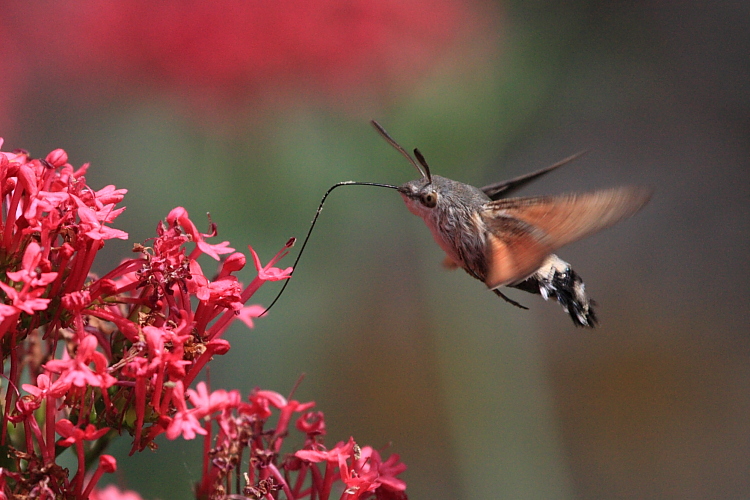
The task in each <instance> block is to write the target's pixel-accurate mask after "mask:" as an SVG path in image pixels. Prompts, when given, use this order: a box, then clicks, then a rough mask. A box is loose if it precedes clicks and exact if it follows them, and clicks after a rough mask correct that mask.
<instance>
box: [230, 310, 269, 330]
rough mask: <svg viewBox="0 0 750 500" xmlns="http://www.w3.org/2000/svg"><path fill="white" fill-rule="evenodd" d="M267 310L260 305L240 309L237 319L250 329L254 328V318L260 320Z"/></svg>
mask: <svg viewBox="0 0 750 500" xmlns="http://www.w3.org/2000/svg"><path fill="white" fill-rule="evenodd" d="M265 310H266V308H265V307H263V306H259V305H252V306H245V307H243V308H242V309H240V311H239V314H238V315H237V319H239V320H240V321H242V322H243V323H245V324H246V325H247V327H248V328H254V327H255V323H254V322H253V318H259V317H260V316H261V315H262V314H263V313H264V312H265Z"/></svg>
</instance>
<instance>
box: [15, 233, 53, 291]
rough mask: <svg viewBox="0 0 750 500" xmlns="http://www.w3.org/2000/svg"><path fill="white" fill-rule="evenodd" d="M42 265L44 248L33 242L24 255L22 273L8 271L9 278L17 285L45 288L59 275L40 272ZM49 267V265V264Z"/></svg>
mask: <svg viewBox="0 0 750 500" xmlns="http://www.w3.org/2000/svg"><path fill="white" fill-rule="evenodd" d="M40 264H42V248H41V247H40V246H39V244H38V243H36V242H34V241H32V242H30V243H29V244H28V246H26V251H25V252H24V254H23V260H22V261H21V270H20V271H15V272H13V271H8V272H7V273H6V274H7V276H8V278H10V279H12V280H13V281H15V282H17V283H24V284H25V285H27V286H29V287H33V288H36V287H45V286H47V285H49V284H50V283H52V282H53V281H54V280H55V278H57V273H54V272H53V273H44V272H41V271H40V267H39V266H40ZM47 265H49V263H47Z"/></svg>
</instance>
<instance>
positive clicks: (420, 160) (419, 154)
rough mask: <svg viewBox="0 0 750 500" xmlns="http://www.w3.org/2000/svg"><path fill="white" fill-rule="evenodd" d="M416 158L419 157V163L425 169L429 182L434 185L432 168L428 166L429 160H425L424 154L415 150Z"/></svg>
mask: <svg viewBox="0 0 750 500" xmlns="http://www.w3.org/2000/svg"><path fill="white" fill-rule="evenodd" d="M414 156H416V157H417V161H418V162H419V163H420V164H421V165H422V166H423V167H424V171H425V173H426V174H427V180H428V181H429V182H430V184H432V175H430V166H429V165H427V160H425V159H424V155H423V154H422V152H421V151H420V150H419V149H417V148H414Z"/></svg>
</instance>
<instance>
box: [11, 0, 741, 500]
mask: <svg viewBox="0 0 750 500" xmlns="http://www.w3.org/2000/svg"><path fill="white" fill-rule="evenodd" d="M749 32H750V4H748V3H744V2H722V1H719V2H712V3H710V4H703V3H699V2H609V1H576V2H551V1H539V2H517V1H516V2H481V1H476V2H469V1H459V0H438V1H432V2H427V1H424V0H401V1H383V2H374V3H366V2H364V1H353V0H352V1H350V2H347V1H343V0H342V1H328V2H313V1H303V0H283V1H282V0H280V1H278V2H260V1H254V2H233V1H228V0H221V1H216V2H210V3H209V2H176V1H173V2H163V3H155V4H153V5H152V3H151V2H145V1H136V0H128V1H124V2H117V3H114V2H113V3H109V2H103V1H94V0H86V1H80V2H71V3H63V2H51V1H49V2H46V1H43V2H36V3H31V2H29V3H27V2H13V1H4V2H1V3H0V63H2V67H3V76H2V77H0V136H2V137H4V138H5V141H6V142H5V146H4V149H5V150H9V149H12V148H25V149H27V150H29V151H31V153H32V154H33V155H36V156H43V155H45V154H46V153H47V152H48V151H50V150H52V149H54V148H57V147H62V148H64V149H66V150H67V152H68V153H69V155H70V158H71V163H73V164H74V165H80V164H82V163H84V162H91V163H92V168H91V170H90V174H89V176H88V182H89V184H90V185H91V186H92V187H95V188H99V187H102V186H104V185H106V184H115V185H116V186H117V187H119V188H127V189H128V190H129V193H128V195H127V197H126V199H125V203H124V204H125V205H126V206H127V211H126V212H125V213H124V214H123V215H122V216H121V217H120V218H119V219H118V221H117V223H116V224H115V226H116V227H118V228H120V229H124V230H126V231H128V232H129V233H130V235H131V240H130V241H128V242H119V241H114V242H108V246H107V247H106V248H105V252H104V253H103V254H101V255H102V259H101V260H100V261H99V262H98V263H97V266H96V268H97V270H99V271H104V270H106V269H108V268H110V267H111V266H112V265H113V264H114V263H116V262H118V261H119V260H120V259H121V258H123V257H124V256H126V255H129V250H130V248H131V247H132V244H133V242H139V241H143V240H145V239H147V238H149V237H151V236H152V235H153V234H154V230H155V228H156V224H157V221H158V220H159V219H161V218H163V217H165V216H166V214H167V213H168V211H169V210H170V209H171V208H173V207H175V206H178V205H179V206H184V207H185V208H187V209H188V211H189V212H190V214H191V216H192V218H193V220H194V221H196V223H197V224H198V225H199V226H200V227H203V228H205V227H206V223H205V222H201V221H205V219H204V216H203V214H205V213H206V212H210V213H211V217H212V219H213V221H214V222H216V223H217V224H218V227H219V238H218V240H217V241H222V240H225V239H227V240H229V241H231V243H232V246H234V247H235V248H237V249H238V250H245V249H246V245H248V244H252V245H253V247H254V248H255V249H256V250H257V251H258V252H259V254H260V255H261V259H262V260H263V261H264V262H265V261H267V260H268V259H269V258H270V257H271V256H272V255H273V254H274V253H275V252H276V251H277V250H278V249H279V248H281V246H282V245H283V244H284V242H285V241H286V239H287V238H288V237H290V236H297V237H302V236H304V234H305V232H306V231H307V228H308V225H309V222H310V220H311V219H312V217H313V215H314V211H315V208H316V207H317V204H318V202H319V200H320V197H321V196H322V194H323V193H324V192H325V190H326V189H327V188H328V187H329V186H331V185H332V184H334V183H336V182H338V181H343V180H359V181H376V182H386V183H395V184H400V183H402V182H405V181H407V180H410V179H412V178H414V177H415V175H416V173H415V171H414V170H413V169H412V167H411V166H409V165H408V164H407V163H406V162H405V161H404V160H403V158H401V157H399V156H398V155H397V153H395V152H394V151H393V150H392V149H391V148H390V147H389V146H388V145H387V144H386V143H385V142H384V141H383V140H382V139H381V138H380V137H378V135H377V134H376V133H375V132H374V131H373V130H372V128H371V127H370V125H369V124H368V120H370V119H373V118H374V119H377V120H378V121H380V122H381V123H382V124H383V125H384V126H385V127H386V128H387V129H388V130H389V131H390V132H391V134H392V135H393V136H394V137H395V138H396V139H397V140H398V141H399V142H401V143H402V145H404V146H405V147H406V148H407V149H411V148H413V147H415V146H418V147H419V148H420V150H421V151H422V152H423V153H424V154H425V156H426V157H427V160H428V161H429V162H430V165H431V167H432V169H433V172H434V173H437V174H440V175H444V176H446V177H450V178H454V179H456V180H460V181H462V182H466V183H471V184H474V185H484V184H487V183H489V182H494V181H497V180H501V179H504V178H509V177H512V176H515V175H519V174H522V173H526V172H529V171H531V170H534V169H537V168H541V167H544V166H547V165H549V164H552V163H554V162H555V161H557V160H559V159H561V158H563V157H566V156H568V155H570V154H572V153H574V152H577V151H579V150H582V149H589V150H590V152H589V154H588V155H586V156H585V157H584V158H582V159H580V160H578V161H576V162H575V163H573V164H571V165H569V166H566V167H565V168H564V169H563V170H561V171H559V172H557V173H555V174H551V175H550V176H549V178H545V179H543V180H540V181H538V182H537V183H536V184H535V185H533V186H532V187H531V188H528V189H526V190H525V191H524V194H542V193H554V192H564V191H571V190H587V189H594V188H598V187H606V186H614V185H620V184H644V185H649V186H653V187H654V188H655V196H654V198H653V200H652V202H651V204H650V205H649V206H648V207H647V208H646V209H645V210H644V211H643V212H642V213H640V214H638V215H637V216H636V217H635V218H634V219H632V220H629V221H626V222H624V223H622V224H620V225H618V226H616V227H615V228H613V229H611V230H608V231H606V232H604V233H602V234H600V235H596V236H594V237H592V238H590V239H588V240H585V241H582V242H579V243H576V244H574V245H571V246H569V247H567V248H565V249H563V250H562V251H561V252H559V253H560V255H561V256H562V257H563V258H565V259H566V260H569V261H570V262H571V263H572V264H573V265H574V267H575V269H576V270H577V271H578V272H579V273H580V274H581V275H582V276H583V277H584V279H585V280H586V284H587V288H588V290H589V291H590V293H591V294H592V296H593V297H594V298H595V299H596V300H597V302H598V303H599V315H600V319H601V326H600V328H598V329H597V330H594V331H584V330H576V329H575V328H574V327H573V326H572V324H571V322H570V320H569V318H567V316H566V315H565V314H564V313H563V312H562V311H561V310H560V308H559V307H558V306H557V305H555V304H550V303H544V301H542V300H541V299H540V298H539V297H535V296H529V295H526V294H522V293H521V292H518V293H515V292H514V291H510V292H509V295H511V296H512V297H513V298H515V299H517V300H519V301H521V302H522V303H524V304H525V305H527V306H529V307H530V311H521V310H519V309H516V308H513V307H511V306H509V305H508V304H506V303H504V302H502V301H501V300H499V299H498V298H497V297H496V296H494V295H493V294H490V293H488V292H487V291H486V289H485V288H484V286H483V285H482V284H481V283H479V282H477V281H475V280H473V279H471V278H470V277H468V276H467V275H465V273H463V272H454V273H450V272H445V271H443V270H442V268H441V266H440V262H441V260H442V255H441V252H440V250H439V248H438V247H437V245H435V244H434V242H433V241H432V239H431V237H430V235H429V232H428V231H427V230H426V228H425V227H424V225H423V223H422V221H420V220H419V219H417V218H416V217H414V216H412V215H411V214H409V213H408V212H407V211H406V210H405V207H404V206H403V203H402V201H401V199H400V197H399V196H398V195H397V194H396V193H394V192H392V191H385V190H379V189H370V188H363V187H357V188H347V189H340V190H337V191H336V192H335V193H334V194H333V195H332V196H331V197H330V198H329V201H328V202H327V205H326V208H325V210H324V212H323V214H322V216H321V219H320V221H319V224H318V226H317V228H316V232H315V233H314V234H313V236H312V239H311V241H310V244H309V246H308V249H307V250H306V254H305V255H304V257H303V258H302V260H301V262H300V266H299V268H298V270H297V272H296V273H295V275H294V279H293V281H292V282H291V283H290V285H289V287H288V290H287V292H286V294H285V295H284V296H283V297H282V298H281V299H280V301H279V303H278V304H277V305H276V306H275V307H274V309H273V310H272V312H271V313H270V314H269V316H268V317H267V318H263V319H260V320H258V321H257V322H256V328H255V329H254V330H251V331H250V330H247V329H246V328H245V327H244V326H243V325H241V324H236V325H234V327H233V328H232V329H231V330H230V332H229V333H228V334H227V335H226V337H225V338H227V339H228V340H229V341H230V342H231V344H232V350H231V351H230V352H229V353H228V354H227V355H225V356H223V357H220V358H217V359H215V360H214V362H213V364H212V367H211V372H210V379H211V385H212V386H213V387H214V388H218V387H225V388H237V389H240V390H242V391H243V393H247V392H248V391H250V390H251V389H252V388H254V387H262V388H265V389H272V390H276V391H278V392H281V393H283V394H286V393H288V391H289V390H290V389H291V388H292V387H293V385H294V383H295V381H296V380H297V378H298V377H299V376H300V374H302V373H305V374H306V377H305V379H304V382H303V383H302V385H301V386H300V387H299V389H298V391H297V393H296V394H295V398H296V399H299V400H303V401H304V400H314V401H316V403H317V406H318V409H320V410H322V411H324V412H325V414H326V420H327V424H328V430H329V433H328V436H327V443H328V444H329V445H333V444H334V443H335V442H336V441H338V440H344V439H347V438H348V437H349V436H350V435H352V436H354V437H355V439H356V440H357V441H358V442H359V443H360V444H371V445H373V446H374V447H376V448H383V447H386V446H389V448H388V450H389V451H390V452H396V453H400V454H401V456H402V459H403V461H404V462H405V463H406V464H407V465H408V466H409V469H408V471H407V472H406V473H405V474H404V475H403V477H404V479H405V480H406V481H407V484H408V489H407V493H409V496H410V498H414V499H426V498H429V499H433V500H439V499H455V498H466V499H474V498H514V499H526V498H529V499H534V498H539V499H551V498H555V499H574V498H580V499H607V498H658V499H690V498H696V499H698V498H714V499H735V498H743V497H744V498H746V497H748V496H750V358H749V355H750V338H749V334H750V307H748V292H749V291H750V290H749V289H748V283H749V282H750V266H748V256H749V255H750V236H748V235H749V234H750V173H749V172H750V162H749V161H748V158H750V58H749V57H748V54H749V53H750V37H749V36H748V33H749ZM295 255H296V250H294V251H293V253H292V255H291V256H290V257H289V258H288V260H287V265H291V262H292V260H291V259H292V258H293V257H294V256H295ZM250 267H252V266H250ZM205 269H207V273H208V272H209V270H210V269H211V267H207V268H205ZM243 276H244V279H246V280H249V279H251V278H252V276H253V272H252V270H251V269H250V270H246V272H245V274H244V275H243ZM278 289H279V285H278V284H268V285H266V287H265V289H263V290H261V293H259V294H258V295H256V296H255V297H254V299H257V302H259V303H261V304H268V303H269V302H270V300H271V299H272V298H273V296H274V295H275V293H276V292H277V290H278ZM127 441H128V439H127V437H124V438H123V439H122V442H121V443H119V444H118V445H117V446H116V447H115V449H114V450H113V453H115V455H116V456H117V458H118V462H119V470H118V473H117V474H116V475H115V476H116V477H113V478H108V479H110V480H112V481H113V482H116V483H118V484H120V485H122V486H127V487H129V488H132V489H135V490H137V491H139V492H140V493H141V494H142V495H143V497H144V498H146V499H156V498H160V499H163V500H168V499H181V498H189V497H190V491H191V487H192V483H193V482H195V481H197V479H198V477H199V474H200V466H199V457H200V444H199V443H198V442H194V443H184V442H168V441H166V440H163V441H162V442H161V448H160V450H159V451H158V452H156V453H151V452H144V453H141V454H138V455H136V456H134V457H132V458H128V457H127V451H128V450H129V444H128V442H127Z"/></svg>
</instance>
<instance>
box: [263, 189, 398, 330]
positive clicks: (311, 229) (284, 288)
mask: <svg viewBox="0 0 750 500" xmlns="http://www.w3.org/2000/svg"><path fill="white" fill-rule="evenodd" d="M341 186H375V187H383V188H388V189H398V186H394V185H392V184H381V183H379V182H356V181H344V182H338V183H336V184H334V185H333V186H331V187H330V188H329V189H328V191H326V194H324V195H323V199H322V200H320V205H318V211H317V212H315V217H313V220H312V222H311V223H310V229H308V231H307V236H305V240H304V241H303V242H302V246H301V247H300V249H299V253H298V254H297V258H296V259H294V264H292V272H291V273H289V278H291V277H292V274H294V271H296V270H297V264H298V263H299V259H300V257H302V252H304V251H305V247H306V246H307V241H308V240H309V239H310V235H311V234H312V231H313V228H314V227H315V223H316V222H317V221H318V217H319V216H320V212H322V211H323V204H324V203H325V202H326V198H328V195H329V194H331V191H333V190H334V189H336V188H337V187H341ZM289 278H287V279H286V280H285V281H284V284H283V285H282V287H281V290H279V293H278V294H277V295H276V298H275V299H273V302H271V305H270V306H268V307H266V310H265V311H263V312H262V313H261V315H260V316H259V317H262V316H265V315H266V313H267V312H268V311H269V310H270V309H271V308H272V307H273V305H274V304H275V303H276V301H277V300H279V297H281V294H282V293H284V290H286V286H287V285H288V284H289Z"/></svg>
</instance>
